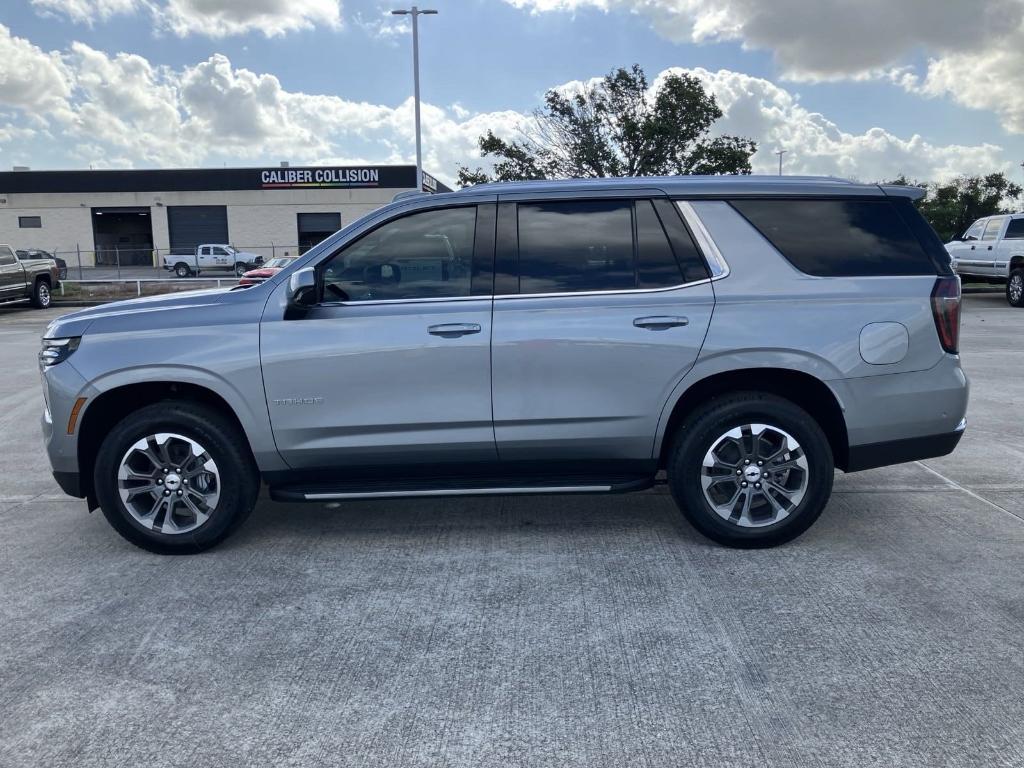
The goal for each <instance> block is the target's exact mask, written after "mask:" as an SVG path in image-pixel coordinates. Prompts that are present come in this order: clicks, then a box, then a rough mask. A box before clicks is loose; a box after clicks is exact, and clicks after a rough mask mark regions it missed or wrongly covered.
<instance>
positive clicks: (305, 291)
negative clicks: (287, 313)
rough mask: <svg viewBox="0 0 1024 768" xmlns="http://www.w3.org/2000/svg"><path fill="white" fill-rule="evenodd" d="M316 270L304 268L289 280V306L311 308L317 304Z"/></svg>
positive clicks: (294, 273) (293, 274)
mask: <svg viewBox="0 0 1024 768" xmlns="http://www.w3.org/2000/svg"><path fill="white" fill-rule="evenodd" d="M316 300H317V295H316V270H315V269H313V267H303V268H302V269H300V270H298V271H296V272H293V273H292V276H291V277H289V278H288V306H290V307H311V306H313V305H314V304H316Z"/></svg>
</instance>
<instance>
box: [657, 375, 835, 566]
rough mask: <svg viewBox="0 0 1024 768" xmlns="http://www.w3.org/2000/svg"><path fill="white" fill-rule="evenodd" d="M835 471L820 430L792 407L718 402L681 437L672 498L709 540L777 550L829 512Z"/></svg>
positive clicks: (745, 398) (759, 396) (740, 399)
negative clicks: (828, 505)
mask: <svg viewBox="0 0 1024 768" xmlns="http://www.w3.org/2000/svg"><path fill="white" fill-rule="evenodd" d="M834 472H835V466H834V463H833V457H832V450H831V447H830V446H829V442H828V439H827V438H826V437H825V434H824V432H822V430H821V427H820V426H819V425H818V423H817V422H816V421H815V420H814V419H813V418H812V417H811V416H810V415H809V414H808V413H807V412H806V411H804V410H803V409H802V408H800V407H798V406H797V405H795V404H794V403H792V402H790V401H789V400H785V399H783V398H781V397H776V396H775V395H769V394H765V393H758V392H743V393H737V394H734V395H728V396H724V397H721V398H716V399H714V400H712V401H710V402H709V403H707V404H706V405H705V406H703V407H702V408H699V409H697V411H695V412H694V413H693V414H691V415H690V416H689V417H688V418H687V419H686V420H685V422H684V423H683V425H682V426H681V428H680V429H679V430H678V432H677V433H676V436H675V443H674V445H673V448H672V453H671V455H670V457H669V460H668V480H669V487H670V489H671V491H672V496H673V497H674V498H675V500H676V503H677V504H678V505H679V507H680V509H681V510H682V512H683V515H684V516H685V517H686V519H687V520H689V521H690V523H691V524H692V525H693V527H694V528H696V529H697V530H698V531H700V532H701V533H703V534H704V535H705V536H707V537H708V538H709V539H712V540H713V541H716V542H718V543H719V544H724V545H726V546H730V547H740V548H755V547H771V546H775V545H777V544H783V543H785V542H787V541H790V540H792V539H794V538H796V537H797V536H799V535H800V534H801V533H803V532H804V531H806V530H807V529H808V528H809V527H810V526H811V524H812V523H814V521H815V520H817V519H818V516H819V515H820V514H821V512H822V510H824V508H825V505H826V504H827V503H828V500H829V496H830V495H831V493H832V478H833V474H834Z"/></svg>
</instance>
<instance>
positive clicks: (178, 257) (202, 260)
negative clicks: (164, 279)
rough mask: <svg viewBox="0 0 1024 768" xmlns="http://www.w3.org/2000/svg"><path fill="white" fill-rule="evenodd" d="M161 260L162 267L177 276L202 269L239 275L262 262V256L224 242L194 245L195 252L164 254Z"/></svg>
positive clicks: (189, 275)
mask: <svg viewBox="0 0 1024 768" xmlns="http://www.w3.org/2000/svg"><path fill="white" fill-rule="evenodd" d="M163 261H164V269H166V270H167V271H169V272H174V274H176V275H177V276H178V277H191V276H192V275H198V274H200V273H201V272H202V271H203V270H204V269H205V270H211V269H230V270H232V271H233V272H234V273H235V274H236V275H239V276H241V275H243V274H245V273H246V272H248V271H249V270H250V269H252V268H253V267H258V266H259V265H260V264H262V263H263V257H262V256H258V255H257V254H255V253H246V252H245V251H239V250H237V249H236V248H235V247H234V246H231V245H227V244H225V243H203V244H202V245H198V246H196V250H195V253H187V254H180V253H179V254H175V253H172V254H168V255H167V256H164V258H163Z"/></svg>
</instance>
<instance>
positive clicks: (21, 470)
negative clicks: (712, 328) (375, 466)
mask: <svg viewBox="0 0 1024 768" xmlns="http://www.w3.org/2000/svg"><path fill="white" fill-rule="evenodd" d="M55 314H56V313H55V312H49V313H47V312H34V311H32V310H27V309H25V310H4V311H0V350H2V354H3V360H4V363H5V365H4V366H2V367H0V406H2V407H0V458H2V462H3V465H2V466H3V471H2V472H0V534H2V535H0V766H5V767H11V768H14V767H16V766H41V765H46V766H63V765H67V766H139V765H146V766H205V765H209V766H338V765H345V766H348V765H352V766H357V765H358V766H363V765H366V766H379V765H398V766H436V765H452V766H484V765H506V764H508V765H522V766H548V765H550V766H610V767H611V766H616V767H617V766H632V765H637V766H663V765H674V766H734V765H735V766H753V765H770V766H780V767H786V768H788V767H789V766H803V765H814V766H894V765H899V766H929V767H930V766H937V765H942V766H961V765H962V766H978V765H1024V725H1022V724H1024V696H1021V694H1020V691H1021V690H1022V689H1024V653H1022V648H1024V493H1022V491H1024V480H1022V473H1021V469H1020V468H1021V467H1022V466H1024V421H1022V420H1021V419H1020V416H1019V413H1020V407H1019V403H1021V402H1022V401H1024V377H1021V375H1020V374H1021V370H1022V369H1021V357H1020V354H1021V338H1022V334H1021V328H1022V327H1024V311H1021V310H1014V309H1010V308H1009V307H1007V306H1006V304H1005V302H1004V301H1003V299H1002V298H1001V296H999V295H998V294H979V295H973V296H970V297H969V298H968V299H967V302H966V307H965V312H964V334H963V340H962V348H963V356H964V361H965V367H966V369H967V371H968V374H969V375H970V377H971V379H972V384H973V392H972V402H971V408H970V412H969V421H970V426H969V429H968V432H967V434H966V436H965V438H964V440H963V442H962V444H961V447H960V448H959V449H958V451H957V452H956V453H955V454H953V455H952V456H950V457H947V458H944V459H940V460H936V461H929V462H926V463H922V464H909V465H903V466H899V467H894V468H888V469H880V470H872V471H869V472H865V473H861V474H855V475H842V474H839V475H837V478H836V492H835V495H834V498H833V501H832V503H831V504H830V506H829V508H828V509H827V510H826V511H825V513H824V514H823V516H822V517H821V519H820V521H819V522H818V523H817V524H816V525H815V526H814V527H813V528H812V529H811V531H810V532H809V533H808V534H806V535H805V536H803V537H802V538H801V539H799V540H797V541H796V542H794V543H792V544H790V545H787V546H785V547H782V548H779V549H775V550H769V551H760V552H757V551H753V552H751V551H732V550H726V549H722V548H719V547H716V546H714V545H711V544H710V543H708V542H707V541H705V540H704V539H702V538H700V537H699V536H698V535H697V534H696V533H694V532H693V530H692V529H690V528H689V527H688V526H687V525H686V523H685V522H684V521H683V520H682V518H681V517H680V515H679V514H678V512H677V511H676V509H675V507H674V505H673V504H672V502H671V499H670V498H669V497H668V496H667V495H666V494H665V493H664V491H663V490H656V491H652V492H647V493H643V494H638V495H633V496H613V497H602V496H593V497H542V498H513V497H508V498H494V499H461V500H446V499H436V500H409V501H400V502H395V501H389V502H367V503H350V504H346V505H344V506H342V507H341V508H339V509H333V510H330V509H326V508H323V507H319V506H301V505H294V506H293V505H278V504H271V503H269V502H266V501H264V502H261V503H260V505H259V507H258V508H257V510H256V512H255V513H254V514H253V516H252V518H250V520H249V521H248V523H247V524H246V525H245V526H244V527H243V528H242V529H241V530H240V531H239V532H238V533H237V534H236V535H235V536H234V537H233V538H231V539H229V540H228V542H226V543H225V545H223V546H221V547H220V548H218V549H216V550H214V551H213V552H210V553H208V554H205V555H202V556H198V557H185V558H161V557H157V556H154V555H149V554H146V553H144V552H142V551H140V550H137V549H135V548H133V547H132V546H130V545H129V544H127V543H126V542H124V541H122V540H121V539H120V538H119V537H118V536H116V534H114V532H113V531H112V530H111V529H110V528H109V527H108V526H107V524H106V522H105V520H104V519H103V517H102V516H101V515H100V514H99V513H96V514H93V515H88V514H86V513H85V510H84V505H83V504H82V503H81V502H79V501H76V500H71V499H67V498H65V497H63V496H61V495H60V493H59V490H58V489H57V487H56V485H55V484H54V483H53V481H52V479H51V478H50V477H49V475H48V466H47V464H46V460H45V456H44V452H43V449H42V445H41V441H40V439H39V436H38V417H39V412H40V409H41V394H40V391H39V384H38V373H37V372H36V369H35V354H36V350H37V345H38V337H39V334H40V332H41V330H42V328H43V327H44V325H45V323H46V322H47V320H48V318H49V317H52V316H54V315H55Z"/></svg>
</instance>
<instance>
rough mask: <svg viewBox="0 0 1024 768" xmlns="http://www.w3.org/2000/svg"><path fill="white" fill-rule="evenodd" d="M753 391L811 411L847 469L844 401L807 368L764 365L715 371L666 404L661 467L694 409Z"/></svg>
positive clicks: (657, 448)
mask: <svg viewBox="0 0 1024 768" xmlns="http://www.w3.org/2000/svg"><path fill="white" fill-rule="evenodd" d="M749 391H755V392H767V393H769V394H773V395H776V396H778V397H782V398H784V399H786V400H789V401H790V402H792V403H794V404H795V405H797V406H799V407H801V408H803V409H804V410H805V411H807V412H808V413H809V414H810V415H811V416H812V417H813V418H814V420H815V421H817V422H818V424H819V425H820V426H821V428H822V431H823V432H824V433H825V436H826V437H827V438H828V441H829V445H830V447H831V448H832V455H833V457H834V459H835V464H836V466H837V467H838V468H839V469H843V470H845V469H846V467H847V466H848V463H849V447H850V446H849V437H848V435H847V431H846V418H845V416H844V415H843V407H842V404H841V403H840V401H839V399H838V398H837V397H836V394H835V393H834V392H833V391H832V389H831V388H830V387H829V386H828V384H826V383H825V382H824V381H823V380H821V379H819V378H817V377H816V376H814V375H812V374H810V373H806V372H804V371H799V370H795V369H792V368H762V367H751V368H739V369H733V370H728V371H719V372H716V373H711V374H709V375H707V376H705V377H703V378H701V379H698V380H696V381H694V382H693V383H691V384H690V385H689V386H687V387H686V388H685V389H684V390H682V391H681V392H680V393H678V397H677V398H676V399H675V401H674V402H673V403H671V408H669V407H668V406H666V408H665V411H664V412H663V414H662V419H661V425H659V429H658V435H657V438H656V442H655V446H654V450H655V453H654V455H655V456H657V457H658V466H659V468H664V467H665V466H666V461H667V457H668V452H669V451H670V450H671V446H672V438H673V435H674V434H675V432H676V430H677V429H678V428H679V426H680V425H681V424H682V423H683V421H684V420H685V419H686V417H687V416H689V415H690V414H691V413H693V412H694V410H696V409H697V408H698V407H699V406H700V405H702V404H703V403H706V402H708V401H709V400H712V399H714V398H716V397H721V396H723V395H729V394H733V393H735V392H749Z"/></svg>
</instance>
